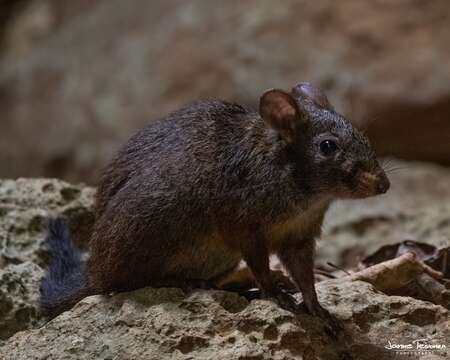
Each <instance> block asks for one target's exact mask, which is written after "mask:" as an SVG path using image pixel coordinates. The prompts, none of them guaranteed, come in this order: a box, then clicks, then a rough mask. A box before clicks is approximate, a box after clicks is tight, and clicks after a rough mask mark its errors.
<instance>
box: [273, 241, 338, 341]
mask: <svg viewBox="0 0 450 360" xmlns="http://www.w3.org/2000/svg"><path fill="white" fill-rule="evenodd" d="M314 246H315V241H314V239H312V238H310V239H304V240H302V241H295V240H294V239H292V240H291V241H289V240H288V239H287V240H286V242H285V243H284V244H283V247H282V248H281V249H280V250H279V252H278V256H279V257H280V260H281V262H282V263H283V265H284V266H285V267H286V269H287V270H288V272H289V273H290V274H291V276H292V278H293V280H294V282H295V283H296V284H297V286H298V287H299V289H300V290H301V292H302V295H303V303H304V305H305V307H306V309H307V310H308V312H309V313H310V314H311V315H314V316H318V317H320V318H321V319H323V320H324V321H325V322H326V324H327V328H328V330H331V332H332V333H334V334H335V333H337V332H338V331H339V330H341V329H342V326H341V325H340V324H339V322H338V321H337V320H336V319H335V318H334V317H333V316H332V315H330V313H329V312H328V311H327V310H326V309H324V308H323V307H322V306H321V305H320V303H319V301H318V300H317V294H316V289H315V286H314V271H313V269H314Z"/></svg>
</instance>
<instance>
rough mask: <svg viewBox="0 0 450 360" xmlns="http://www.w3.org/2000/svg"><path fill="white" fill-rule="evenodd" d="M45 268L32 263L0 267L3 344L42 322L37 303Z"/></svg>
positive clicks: (0, 314) (0, 313)
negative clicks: (11, 337) (14, 335)
mask: <svg viewBox="0 0 450 360" xmlns="http://www.w3.org/2000/svg"><path fill="white" fill-rule="evenodd" d="M43 274H44V271H43V270H42V269H41V268H40V267H39V266H38V265H36V264H33V263H32V262H29V261H27V262H25V263H22V264H18V265H8V266H6V267H5V268H3V269H0V343H1V341H2V340H4V339H7V338H8V337H10V336H11V335H13V334H14V333H16V332H17V331H20V330H24V329H27V328H31V327H36V326H37V325H38V324H40V320H41V317H40V316H39V314H38V311H37V308H36V303H37V300H38V291H39V283H40V281H41V277H42V275H43Z"/></svg>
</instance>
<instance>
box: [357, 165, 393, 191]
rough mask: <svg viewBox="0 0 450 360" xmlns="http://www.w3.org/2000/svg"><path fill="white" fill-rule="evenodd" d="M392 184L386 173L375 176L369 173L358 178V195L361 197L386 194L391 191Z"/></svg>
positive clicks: (363, 173)
mask: <svg viewBox="0 0 450 360" xmlns="http://www.w3.org/2000/svg"><path fill="white" fill-rule="evenodd" d="M390 186H391V183H390V182H389V179H388V178H387V176H386V174H385V173H384V172H381V173H377V174H373V173H370V172H368V171H364V172H362V173H361V174H360V175H359V176H358V191H357V192H358V194H359V195H360V196H361V197H368V196H374V195H380V194H384V193H386V192H387V191H388V190H389V187H390Z"/></svg>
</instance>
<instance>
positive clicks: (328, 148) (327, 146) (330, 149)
mask: <svg viewBox="0 0 450 360" xmlns="http://www.w3.org/2000/svg"><path fill="white" fill-rule="evenodd" d="M336 150H337V145H336V143H335V142H334V141H333V140H324V141H322V142H321V143H320V151H321V152H322V154H323V155H325V156H330V155H332V154H334V153H335V152H336Z"/></svg>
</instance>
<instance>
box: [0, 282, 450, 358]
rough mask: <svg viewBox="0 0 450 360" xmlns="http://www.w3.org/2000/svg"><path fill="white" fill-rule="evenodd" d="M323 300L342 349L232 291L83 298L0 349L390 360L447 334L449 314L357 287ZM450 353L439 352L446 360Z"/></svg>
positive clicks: (34, 354) (327, 288)
mask: <svg viewBox="0 0 450 360" xmlns="http://www.w3.org/2000/svg"><path fill="white" fill-rule="evenodd" d="M319 294H320V298H321V300H322V302H323V303H324V304H325V305H326V306H327V307H328V308H329V309H330V310H331V311H332V312H333V313H334V314H335V315H336V316H338V317H339V318H340V319H341V320H342V321H343V322H344V324H345V327H346V335H345V337H344V338H343V339H341V340H340V341H333V340H332V339H330V337H329V336H327V335H326V334H325V333H324V332H323V329H322V327H321V325H320V323H319V321H318V320H317V319H314V318H312V317H310V316H308V315H306V314H303V315H299V316H298V317H295V316H294V315H292V314H291V313H289V312H287V311H284V310H282V309H280V308H279V307H278V306H276V305H275V304H274V303H272V302H271V301H267V300H254V301H251V302H250V303H249V302H247V301H246V300H245V299H243V298H241V297H239V296H238V295H236V294H233V293H227V292H219V291H196V292H194V293H192V294H190V295H185V294H183V292H182V291H180V290H178V289H151V288H146V289H141V290H138V291H135V292H132V293H121V294H116V295H113V296H93V297H88V298H86V299H84V300H82V301H81V302H80V303H78V305H76V306H75V307H74V308H73V309H72V310H71V311H68V312H65V313H63V314H62V315H60V316H59V317H57V318H55V319H54V320H53V321H51V322H49V323H47V324H46V325H45V326H44V327H42V328H40V329H35V330H32V331H28V332H20V333H18V334H16V335H15V336H13V337H12V338H10V339H9V340H8V342H7V343H6V344H5V345H4V346H3V347H0V352H3V356H4V358H5V359H11V360H12V359H14V360H17V359H26V360H29V359H42V358H47V359H92V358H96V359H108V358H122V359H169V358H171V359H173V358H175V359H211V358H225V359H231V358H232V359H250V358H251V359H299V358H303V359H329V360H333V359H343V358H345V359H361V360H365V359H379V360H381V359H392V356H393V354H392V352H390V351H389V350H386V349H385V348H384V346H385V345H386V344H387V343H388V340H389V341H391V342H402V343H404V342H408V341H412V340H414V339H417V338H425V337H427V338H428V340H427V341H428V342H429V343H442V342H443V341H446V339H448V338H449V336H450V321H449V317H448V312H447V311H446V310H445V309H443V308H442V307H439V306H434V305H430V304H427V303H424V302H421V301H418V300H414V299H409V298H400V297H393V296H392V297H389V296H386V295H383V294H379V293H376V292H375V291H374V290H373V289H372V288H371V286H370V285H368V284H366V283H363V282H355V283H347V284H341V285H340V286H339V287H336V286H333V285H330V284H324V285H321V286H319ZM448 354H449V353H448V351H447V352H445V351H435V352H434V355H435V356H436V358H440V359H445V358H446V356H447V355H448Z"/></svg>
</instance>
